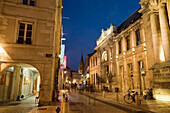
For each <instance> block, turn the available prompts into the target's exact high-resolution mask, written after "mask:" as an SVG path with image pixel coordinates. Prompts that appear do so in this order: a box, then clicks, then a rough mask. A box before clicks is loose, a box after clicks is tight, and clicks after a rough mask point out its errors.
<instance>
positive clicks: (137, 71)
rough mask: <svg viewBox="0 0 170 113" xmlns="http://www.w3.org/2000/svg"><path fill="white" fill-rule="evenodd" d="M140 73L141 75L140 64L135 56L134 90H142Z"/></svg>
mask: <svg viewBox="0 0 170 113" xmlns="http://www.w3.org/2000/svg"><path fill="white" fill-rule="evenodd" d="M139 77H140V73H139V64H138V62H137V60H136V56H135V55H133V79H134V81H133V82H134V89H139V88H140V81H139Z"/></svg>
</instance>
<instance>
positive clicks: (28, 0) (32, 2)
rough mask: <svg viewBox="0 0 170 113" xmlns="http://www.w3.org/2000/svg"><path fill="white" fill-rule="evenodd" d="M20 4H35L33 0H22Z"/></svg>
mask: <svg viewBox="0 0 170 113" xmlns="http://www.w3.org/2000/svg"><path fill="white" fill-rule="evenodd" d="M22 4H24V5H29V6H35V0H23V1H22Z"/></svg>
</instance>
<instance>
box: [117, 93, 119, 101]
mask: <svg viewBox="0 0 170 113" xmlns="http://www.w3.org/2000/svg"><path fill="white" fill-rule="evenodd" d="M116 101H119V95H118V93H116Z"/></svg>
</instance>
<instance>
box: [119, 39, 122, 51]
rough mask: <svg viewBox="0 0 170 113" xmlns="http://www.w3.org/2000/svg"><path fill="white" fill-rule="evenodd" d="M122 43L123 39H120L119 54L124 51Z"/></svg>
mask: <svg viewBox="0 0 170 113" xmlns="http://www.w3.org/2000/svg"><path fill="white" fill-rule="evenodd" d="M121 46H122V44H121V40H120V41H119V54H121V53H122V47H121Z"/></svg>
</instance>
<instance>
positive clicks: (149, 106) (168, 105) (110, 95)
mask: <svg viewBox="0 0 170 113" xmlns="http://www.w3.org/2000/svg"><path fill="white" fill-rule="evenodd" d="M80 93H82V94H85V95H86V96H90V97H91V98H95V99H97V100H99V101H103V102H106V103H108V104H109V103H110V104H112V106H115V107H118V108H120V109H128V110H131V111H135V110H136V111H138V110H142V111H143V110H144V111H145V112H150V111H151V112H156V113H170V102H168V101H160V100H144V99H143V98H140V99H141V104H140V106H139V107H137V106H136V103H132V104H127V103H126V102H125V101H124V99H123V98H124V95H125V94H122V93H119V94H118V101H117V99H116V94H115V93H114V92H106V98H104V97H103V93H102V92H95V93H88V92H87V93H84V92H80Z"/></svg>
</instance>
